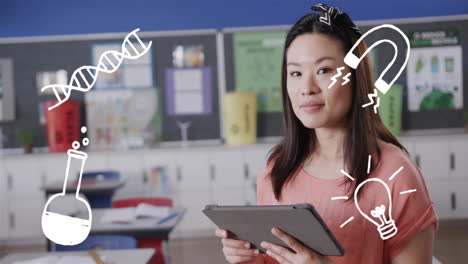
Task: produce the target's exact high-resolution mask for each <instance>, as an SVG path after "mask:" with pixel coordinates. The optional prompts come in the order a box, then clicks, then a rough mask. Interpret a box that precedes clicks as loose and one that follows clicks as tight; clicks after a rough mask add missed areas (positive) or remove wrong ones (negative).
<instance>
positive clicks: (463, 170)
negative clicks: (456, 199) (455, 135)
mask: <svg viewBox="0 0 468 264" xmlns="http://www.w3.org/2000/svg"><path fill="white" fill-rule="evenodd" d="M449 147H450V153H449V155H450V157H449V158H450V179H451V180H458V181H468V140H467V139H466V138H460V139H454V140H452V141H451V142H450V144H449Z"/></svg>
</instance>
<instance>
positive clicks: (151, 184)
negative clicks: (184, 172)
mask: <svg viewBox="0 0 468 264" xmlns="http://www.w3.org/2000/svg"><path fill="white" fill-rule="evenodd" d="M143 166H144V178H143V181H144V183H145V190H144V194H145V196H158V195H160V192H161V191H162V187H161V185H162V184H163V183H162V182H161V181H162V179H155V178H154V177H153V176H152V175H153V174H154V171H153V170H156V169H157V168H158V167H160V168H163V169H164V171H165V173H166V175H165V176H162V175H160V177H168V179H166V180H167V181H168V185H169V186H168V187H169V190H168V191H169V194H171V193H173V192H175V190H176V185H177V178H176V161H175V153H174V151H169V150H163V151H149V150H148V151H145V153H144V154H143Z"/></svg>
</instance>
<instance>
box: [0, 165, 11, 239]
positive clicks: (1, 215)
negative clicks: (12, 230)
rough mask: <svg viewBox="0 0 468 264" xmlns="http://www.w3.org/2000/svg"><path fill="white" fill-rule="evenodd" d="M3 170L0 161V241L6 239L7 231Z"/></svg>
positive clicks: (6, 200)
mask: <svg viewBox="0 0 468 264" xmlns="http://www.w3.org/2000/svg"><path fill="white" fill-rule="evenodd" d="M3 169H4V164H3V161H0V240H2V239H6V238H8V229H9V227H8V223H9V220H8V211H9V210H8V203H9V201H8V196H7V188H6V187H7V181H6V177H5V174H4V171H3Z"/></svg>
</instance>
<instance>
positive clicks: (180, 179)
mask: <svg viewBox="0 0 468 264" xmlns="http://www.w3.org/2000/svg"><path fill="white" fill-rule="evenodd" d="M176 179H177V181H178V182H181V181H182V173H181V171H180V166H179V165H177V166H176Z"/></svg>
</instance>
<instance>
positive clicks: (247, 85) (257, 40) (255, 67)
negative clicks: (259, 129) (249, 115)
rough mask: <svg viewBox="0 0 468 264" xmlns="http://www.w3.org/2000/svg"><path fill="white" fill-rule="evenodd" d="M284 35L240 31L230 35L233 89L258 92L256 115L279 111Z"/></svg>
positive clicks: (282, 33) (275, 32) (280, 107)
mask: <svg viewBox="0 0 468 264" xmlns="http://www.w3.org/2000/svg"><path fill="white" fill-rule="evenodd" d="M285 39H286V32H283V31H272V32H243V33H236V34H234V36H233V47H234V78H235V89H237V90H240V91H247V92H255V93H257V109H258V111H259V112H280V111H282V103H281V63H282V58H283V47H284V41H285Z"/></svg>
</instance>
